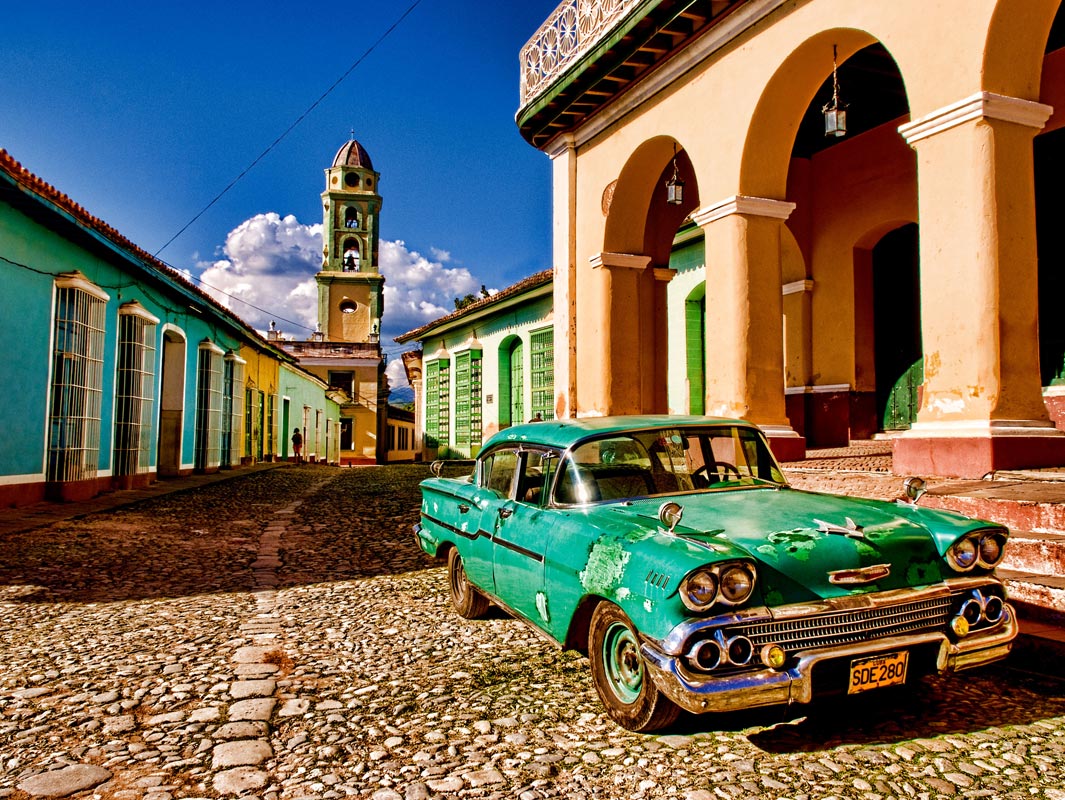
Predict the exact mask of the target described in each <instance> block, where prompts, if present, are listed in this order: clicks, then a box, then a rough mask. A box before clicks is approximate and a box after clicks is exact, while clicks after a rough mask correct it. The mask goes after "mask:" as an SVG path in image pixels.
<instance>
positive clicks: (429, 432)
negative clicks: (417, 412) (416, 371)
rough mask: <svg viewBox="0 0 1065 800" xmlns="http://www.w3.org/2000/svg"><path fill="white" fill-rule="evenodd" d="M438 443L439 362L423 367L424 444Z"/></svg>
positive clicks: (434, 444) (435, 444)
mask: <svg viewBox="0 0 1065 800" xmlns="http://www.w3.org/2000/svg"><path fill="white" fill-rule="evenodd" d="M439 443H440V362H439V361H430V362H429V363H428V364H426V365H425V444H426V445H427V446H429V447H436V446H437V445H438V444H439Z"/></svg>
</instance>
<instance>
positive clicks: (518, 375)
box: [510, 340, 525, 425]
mask: <svg viewBox="0 0 1065 800" xmlns="http://www.w3.org/2000/svg"><path fill="white" fill-rule="evenodd" d="M524 361H525V346H524V345H523V344H522V343H521V341H520V340H519V341H518V342H516V343H515V344H514V347H513V349H512V350H511V351H510V421H511V424H512V425H517V424H519V423H522V422H525V402H524V398H525V367H524V363H523V362H524Z"/></svg>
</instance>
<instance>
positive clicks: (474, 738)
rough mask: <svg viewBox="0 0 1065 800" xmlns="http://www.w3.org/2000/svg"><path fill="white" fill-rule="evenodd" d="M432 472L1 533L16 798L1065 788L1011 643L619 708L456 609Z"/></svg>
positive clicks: (547, 654) (1053, 733)
mask: <svg viewBox="0 0 1065 800" xmlns="http://www.w3.org/2000/svg"><path fill="white" fill-rule="evenodd" d="M425 475H426V470H425V467H423V466H393V467H386V468H366V469H344V470H341V469H333V468H326V467H293V468H284V469H277V470H272V471H269V472H261V473H257V474H253V475H249V476H246V477H238V478H234V479H232V480H230V481H227V482H225V483H221V484H216V485H213V486H208V487H204V488H202V489H199V490H196V491H193V492H188V493H184V494H175V495H169V496H163V497H158V498H155V499H152V500H149V501H146V502H143V503H140V504H137V505H134V506H127V507H123V508H118V509H115V510H112V511H107V512H102V513H98V514H93V515H91V516H88V517H85V518H82V519H77V520H71V521H67V522H61V523H56V524H52V525H48V526H44V527H40V528H37V529H34V530H31V531H26V532H22V533H15V534H9V535H7V536H5V537H4V538H3V539H0V615H2V619H3V625H2V627H0V665H2V667H3V669H2V670H0V798H13V800H25V798H29V797H31V796H57V797H58V796H66V795H72V794H74V793H78V792H80V795H79V796H81V797H84V798H89V797H92V798H94V800H105V799H106V800H110V799H111V798H115V800H140V799H141V798H145V800H171V798H186V797H193V798H200V797H204V798H206V797H223V796H233V795H244V796H248V797H252V798H261V800H294V799H295V798H315V799H317V798H321V799H322V800H325V799H326V798H344V797H372V798H376V799H377V800H396V799H397V798H398V799H399V800H417V799H419V798H437V797H439V798H514V797H517V798H522V800H533V799H534V798H554V797H567V798H570V797H572V798H673V797H676V798H685V800H711V799H716V798H722V799H723V800H729V799H730V798H788V799H789V800H800V799H801V798H818V799H822V798H836V797H838V798H867V799H868V800H875V799H876V798H941V797H993V798H1041V799H1044V800H1065V684H1061V683H1055V682H1053V681H1047V680H1045V679H1039V678H1034V677H1032V676H1029V675H1025V674H1023V673H1019V672H1016V671H1014V670H1012V669H1010V668H1009V667H1008V665H996V666H994V667H991V668H986V669H983V670H978V671H975V672H973V673H970V674H966V675H964V676H963V677H957V678H955V679H953V680H952V679H938V678H936V679H927V680H925V681H923V682H922V683H920V684H919V685H918V686H916V687H915V688H913V689H912V690H905V691H902V692H881V693H872V694H870V695H868V696H865V697H861V698H854V699H851V700H849V701H838V702H834V703H831V704H823V705H819V706H815V707H813V708H812V709H799V710H792V711H791V712H782V711H779V710H776V711H768V710H763V711H759V712H746V713H736V714H728V715H722V716H712V717H708V716H702V717H686V718H683V719H682V721H681V722H680V723H679V724H678V725H677V726H676V728H674V729H673V730H670V731H668V732H667V733H666V734H665V735H661V736H641V735H636V734H631V733H628V732H626V731H624V730H622V729H620V728H618V727H616V726H615V725H613V724H612V723H610V722H609V721H608V720H607V719H606V717H605V716H604V715H603V713H602V711H601V709H600V706H599V704H598V701H597V699H596V697H595V693H594V690H593V689H592V687H591V683H590V680H589V675H588V668H587V663H586V661H585V660H584V659H583V658H582V657H580V656H579V655H577V654H575V653H570V652H560V651H559V650H557V649H555V648H554V647H553V646H551V645H550V644H548V643H546V642H545V641H544V640H543V639H542V638H540V637H539V636H537V635H536V634H534V633H532V632H531V631H530V630H529V629H528V628H527V627H525V626H524V625H522V624H521V623H519V622H517V621H515V620H513V619H510V618H509V617H507V616H505V615H504V614H502V613H500V614H496V615H495V616H493V617H492V618H490V619H488V620H483V621H476V622H468V621H465V620H462V619H461V618H459V617H458V616H457V615H455V614H454V613H453V612H452V611H451V610H450V607H449V605H448V601H447V593H446V580H445V574H444V570H443V569H442V568H441V567H440V566H438V565H436V564H435V563H434V562H432V561H431V560H430V559H428V558H427V557H425V556H424V555H422V554H421V553H420V552H419V551H418V550H417V548H416V547H415V545H414V542H413V537H412V535H411V524H412V523H413V522H414V520H415V514H416V509H417V501H416V484H417V481H418V480H419V479H420V478H422V477H424V476H425ZM898 484H899V482H898V479H897V478H896V479H894V489H895V490H897V487H898ZM885 490H886V489H885Z"/></svg>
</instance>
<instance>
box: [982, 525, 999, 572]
mask: <svg viewBox="0 0 1065 800" xmlns="http://www.w3.org/2000/svg"><path fill="white" fill-rule="evenodd" d="M1002 544H1003V543H1002V539H1001V538H999V536H998V534H996V533H985V534H984V536H983V538H982V539H980V559H979V561H980V566H982V567H993V566H995V565H996V564H997V563H998V562H999V561H1001V560H1002V555H1003V547H1002Z"/></svg>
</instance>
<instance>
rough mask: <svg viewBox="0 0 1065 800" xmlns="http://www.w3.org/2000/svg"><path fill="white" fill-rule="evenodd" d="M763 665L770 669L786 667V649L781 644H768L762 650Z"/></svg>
mask: <svg viewBox="0 0 1065 800" xmlns="http://www.w3.org/2000/svg"><path fill="white" fill-rule="evenodd" d="M761 657H762V663H763V664H765V665H766V666H767V667H769V668H770V669H780V668H781V667H783V666H784V661H785V660H786V659H787V656H785V654H784V648H783V647H781V646H780V645H779V644H767V645H765V646H764V647H763V648H762V652H761Z"/></svg>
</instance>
